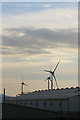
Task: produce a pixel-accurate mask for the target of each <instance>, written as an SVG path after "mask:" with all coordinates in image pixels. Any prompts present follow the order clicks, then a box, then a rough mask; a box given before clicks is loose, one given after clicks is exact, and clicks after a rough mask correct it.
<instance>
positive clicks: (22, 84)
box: [21, 75, 28, 95]
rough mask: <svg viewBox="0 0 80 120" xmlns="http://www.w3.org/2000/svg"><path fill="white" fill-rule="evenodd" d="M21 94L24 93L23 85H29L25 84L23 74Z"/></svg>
mask: <svg viewBox="0 0 80 120" xmlns="http://www.w3.org/2000/svg"><path fill="white" fill-rule="evenodd" d="M21 85H22V86H21V94H22V95H23V86H24V85H25V86H28V85H27V84H25V83H24V82H23V75H22V83H21Z"/></svg>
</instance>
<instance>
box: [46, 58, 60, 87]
mask: <svg viewBox="0 0 80 120" xmlns="http://www.w3.org/2000/svg"><path fill="white" fill-rule="evenodd" d="M60 61H61V59H60V60H59V62H58V63H57V65H56V67H55V69H54V70H53V71H51V70H50V71H49V70H44V71H45V72H49V73H50V74H51V89H53V77H54V80H55V83H56V86H57V88H58V84H57V81H56V77H55V74H54V73H55V71H56V69H57V67H58V65H59V63H60Z"/></svg>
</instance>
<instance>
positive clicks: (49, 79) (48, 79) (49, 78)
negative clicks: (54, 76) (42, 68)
mask: <svg viewBox="0 0 80 120" xmlns="http://www.w3.org/2000/svg"><path fill="white" fill-rule="evenodd" d="M51 69H52V65H51V66H50V71H51ZM45 81H48V90H49V86H50V84H49V82H50V81H51V74H50V75H49V77H47V79H46V80H45Z"/></svg>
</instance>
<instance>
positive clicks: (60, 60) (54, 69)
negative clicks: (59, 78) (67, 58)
mask: <svg viewBox="0 0 80 120" xmlns="http://www.w3.org/2000/svg"><path fill="white" fill-rule="evenodd" d="M60 61H61V59H60V60H59V62H58V63H57V65H56V67H55V69H54V71H53V72H55V71H56V68H57V67H58V65H59V63H60Z"/></svg>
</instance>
